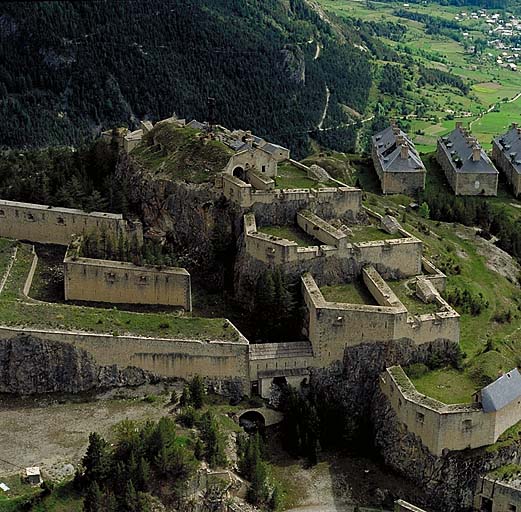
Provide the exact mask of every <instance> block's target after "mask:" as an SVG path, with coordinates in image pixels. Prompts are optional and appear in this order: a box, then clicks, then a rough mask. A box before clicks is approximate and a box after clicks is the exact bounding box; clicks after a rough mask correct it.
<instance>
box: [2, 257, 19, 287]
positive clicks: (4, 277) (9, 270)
mask: <svg viewBox="0 0 521 512" xmlns="http://www.w3.org/2000/svg"><path fill="white" fill-rule="evenodd" d="M17 253H18V247H15V248H14V249H13V254H12V255H11V261H10V262H9V265H7V269H6V271H5V274H4V275H3V277H2V280H1V281H0V293H2V291H3V290H4V286H5V283H7V279H8V278H9V274H10V273H11V269H12V268H13V265H14V262H15V260H16V255H17Z"/></svg>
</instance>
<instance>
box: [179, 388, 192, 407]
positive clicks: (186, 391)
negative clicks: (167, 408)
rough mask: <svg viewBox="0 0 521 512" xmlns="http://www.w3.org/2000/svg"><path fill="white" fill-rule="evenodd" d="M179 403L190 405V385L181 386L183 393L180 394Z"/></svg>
mask: <svg viewBox="0 0 521 512" xmlns="http://www.w3.org/2000/svg"><path fill="white" fill-rule="evenodd" d="M179 405H180V406H181V407H187V406H188V405H192V397H191V395H190V387H189V386H188V385H185V387H184V388H183V393H182V394H181V398H180V400H179Z"/></svg>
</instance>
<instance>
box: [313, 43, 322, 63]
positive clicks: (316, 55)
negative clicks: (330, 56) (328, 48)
mask: <svg viewBox="0 0 521 512" xmlns="http://www.w3.org/2000/svg"><path fill="white" fill-rule="evenodd" d="M320 50H321V48H320V44H319V43H318V41H317V49H316V50H315V56H314V57H313V60H317V59H318V58H319V57H320Z"/></svg>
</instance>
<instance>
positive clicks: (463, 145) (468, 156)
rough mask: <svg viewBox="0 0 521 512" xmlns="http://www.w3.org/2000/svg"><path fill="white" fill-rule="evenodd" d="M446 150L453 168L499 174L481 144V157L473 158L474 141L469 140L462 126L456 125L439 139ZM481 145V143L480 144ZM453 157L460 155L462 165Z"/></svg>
mask: <svg viewBox="0 0 521 512" xmlns="http://www.w3.org/2000/svg"><path fill="white" fill-rule="evenodd" d="M438 142H439V143H440V145H441V147H442V148H443V150H444V151H445V154H446V155H447V157H448V159H449V161H450V163H451V165H452V168H453V169H454V170H455V171H456V172H461V173H481V174H498V171H497V169H496V168H495V167H494V164H493V163H492V161H491V160H490V158H489V157H488V155H487V153H486V152H485V150H484V149H483V148H482V147H481V146H480V155H481V158H480V159H479V160H477V161H474V160H473V159H472V147H473V145H474V144H473V143H470V142H467V138H466V137H465V134H464V133H463V131H462V129H461V128H458V127H456V128H455V129H454V130H453V131H452V132H451V133H449V134H448V135H446V136H445V137H442V138H441V139H438ZM478 145H479V144H478ZM453 157H459V159H460V160H461V167H458V166H457V165H456V162H454V160H453Z"/></svg>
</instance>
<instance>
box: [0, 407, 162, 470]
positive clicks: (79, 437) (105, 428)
mask: <svg viewBox="0 0 521 512" xmlns="http://www.w3.org/2000/svg"><path fill="white" fill-rule="evenodd" d="M166 414H168V408H167V407H165V406H164V405H163V402H162V401H161V402H156V403H148V402H145V401H143V400H142V399H140V398H136V399H126V400H115V399H110V400H97V401H92V402H86V403H52V404H45V403H44V402H43V401H38V400H37V399H31V400H29V399H28V400H24V401H21V402H19V403H17V404H15V405H9V404H8V403H7V404H6V402H5V401H4V403H0V432H1V433H2V439H1V441H0V476H1V475H4V476H5V475H9V474H13V473H17V472H18V471H19V468H24V467H27V466H40V467H41V468H42V470H43V471H44V472H46V474H47V475H48V476H51V477H56V476H58V475H59V474H60V468H61V467H63V466H64V465H65V464H67V463H71V464H73V465H76V464H77V463H78V462H79V461H80V460H81V458H82V457H83V455H84V453H85V449H86V447H87V444H88V437H89V433H90V432H93V431H96V432H99V433H100V434H101V435H103V436H105V437H107V436H109V435H110V434H111V429H112V427H113V426H114V425H115V424H116V423H118V422H120V421H122V420H124V419H127V418H128V419H131V420H147V419H151V420H153V419H158V418H160V417H162V416H164V415H166Z"/></svg>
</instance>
